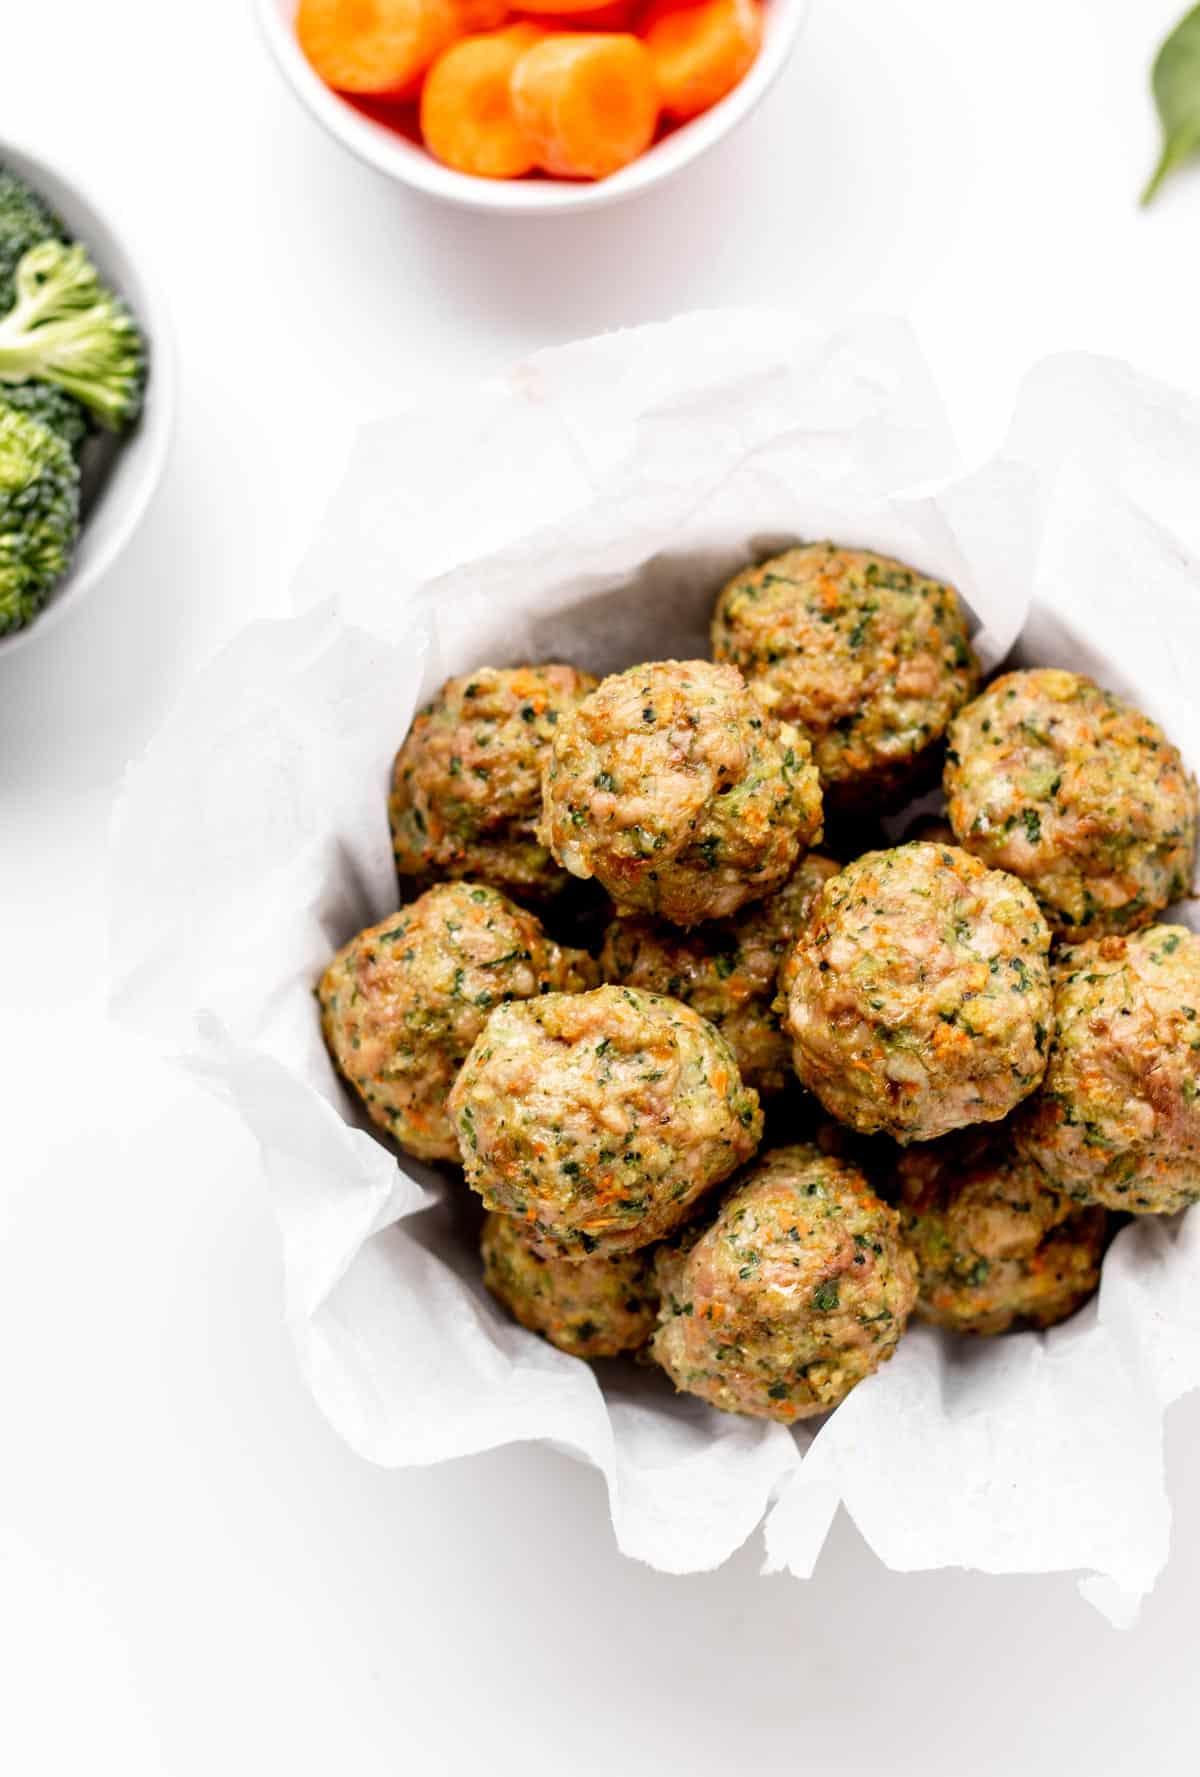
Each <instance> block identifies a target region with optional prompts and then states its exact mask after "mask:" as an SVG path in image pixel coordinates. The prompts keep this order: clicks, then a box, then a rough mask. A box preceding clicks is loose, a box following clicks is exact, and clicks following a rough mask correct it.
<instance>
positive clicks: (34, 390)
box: [0, 140, 172, 654]
mask: <svg viewBox="0 0 1200 1777" xmlns="http://www.w3.org/2000/svg"><path fill="white" fill-rule="evenodd" d="M171 411H172V365H171V357H170V348H169V342H168V334H167V327H166V322H165V319H164V316H163V312H162V308H161V305H160V303H159V301H158V299H157V297H156V296H155V294H154V292H153V290H152V289H151V287H150V286H149V284H148V283H147V280H146V277H145V273H144V271H143V270H142V269H141V268H140V265H139V262H138V261H137V260H136V259H135V257H134V255H133V254H132V253H131V251H130V249H129V247H128V246H127V245H126V242H125V237H124V235H123V234H118V232H117V231H116V229H115V228H114V226H113V224H112V222H111V220H110V219H109V217H108V214H107V212H106V211H105V210H102V209H101V208H100V207H99V206H98V205H97V204H96V203H95V202H94V200H92V199H91V198H90V197H88V196H87V195H86V193H85V192H84V191H83V190H82V189H81V187H80V186H79V184H78V183H77V182H76V181H75V180H74V179H73V178H68V176H67V175H66V174H64V173H63V172H61V171H59V170H58V169H57V168H55V167H53V166H52V165H50V164H49V163H48V162H46V161H45V160H44V159H42V158H41V157H40V156H38V157H35V156H33V155H32V154H30V153H29V152H28V151H27V150H24V149H20V148H17V147H16V146H15V145H13V144H10V143H8V142H5V141H3V140H0V654H5V653H8V652H11V651H12V650H14V649H16V648H18V647H20V646H22V645H23V644H24V643H26V642H28V641H29V640H30V639H31V638H32V637H33V636H35V635H42V634H44V633H45V632H46V630H47V629H48V628H49V627H51V625H52V624H53V623H54V622H56V621H57V620H58V619H59V618H60V617H61V616H62V614H63V613H64V611H66V610H67V609H69V608H71V607H72V606H74V605H76V604H78V602H79V601H80V599H81V598H82V597H83V595H84V594H85V593H86V592H87V591H89V590H90V589H91V588H92V587H93V586H94V585H95V584H96V583H97V582H98V581H99V580H100V578H101V577H102V575H103V574H104V573H105V572H106V571H107V570H108V569H109V568H110V567H111V566H112V564H113V562H114V560H115V559H116V557H117V555H118V554H119V553H120V551H121V550H122V549H123V548H124V546H125V544H126V543H127V542H128V540H129V538H130V536H131V535H132V534H133V531H134V530H135V528H136V526H137V524H138V522H139V520H140V519H141V517H142V515H143V513H144V512H145V510H146V507H147V506H148V504H149V502H150V498H151V496H152V494H153V492H154V489H155V486H156V484H157V482H158V480H159V477H160V475H161V473H162V470H163V466H164V464H165V461H166V455H167V446H168V441H169V436H170V428H171Z"/></svg>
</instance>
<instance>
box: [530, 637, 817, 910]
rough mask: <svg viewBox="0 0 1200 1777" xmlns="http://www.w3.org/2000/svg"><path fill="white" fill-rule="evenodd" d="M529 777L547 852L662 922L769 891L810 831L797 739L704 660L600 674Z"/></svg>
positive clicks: (805, 758)
mask: <svg viewBox="0 0 1200 1777" xmlns="http://www.w3.org/2000/svg"><path fill="white" fill-rule="evenodd" d="M542 789H543V803H544V812H543V818H542V824H541V827H540V828H539V833H540V835H541V837H542V839H543V840H544V841H545V842H546V843H547V844H548V845H549V846H550V848H551V850H552V851H553V853H554V856H555V857H556V858H557V859H558V861H559V863H561V864H563V865H565V866H566V868H567V869H568V870H569V871H570V872H571V874H572V875H573V876H582V877H590V876H594V877H596V878H597V880H598V881H599V882H600V883H601V884H602V885H603V887H604V888H606V889H607V890H608V892H609V894H610V895H611V896H612V898H613V900H614V901H615V902H616V903H617V905H618V907H620V908H624V909H627V910H629V911H633V912H643V913H655V914H659V915H660V916H661V917H662V918H664V919H668V920H671V921H673V922H674V923H675V924H676V925H682V926H691V925H697V924H698V923H699V922H700V921H701V920H705V919H723V918H727V917H728V915H730V914H731V913H735V912H736V911H737V909H738V908H739V907H741V906H742V905H743V904H744V903H745V902H747V901H753V900H757V899H759V898H760V897H761V896H763V895H766V894H769V893H770V891H771V890H772V889H774V888H777V887H778V886H779V884H780V883H781V882H783V881H784V880H785V879H786V878H787V877H788V876H789V875H790V873H791V871H792V870H793V868H794V867H795V864H796V860H797V858H798V857H799V855H800V854H801V852H802V851H803V850H805V849H806V848H807V846H808V845H810V844H811V843H814V842H815V841H816V840H818V839H819V838H820V837H821V795H820V790H819V788H818V784H817V774H816V771H815V769H814V767H813V764H812V760H811V758H810V754H809V747H808V743H807V741H805V740H804V739H803V738H802V737H801V736H800V735H799V734H798V733H796V731H795V730H794V729H792V728H788V727H787V726H781V725H780V724H779V723H777V722H776V721H775V720H774V719H773V718H772V717H769V716H767V715H765V714H764V712H763V711H762V709H761V708H760V707H759V705H758V704H757V703H756V702H755V701H754V699H753V698H752V697H751V696H750V694H749V692H748V691H747V689H746V686H745V684H744V683H743V681H742V678H741V675H740V674H739V673H737V672H735V671H734V670H733V668H732V667H723V666H713V665H712V664H711V662H709V661H706V660H690V661H680V660H660V661H654V662H652V663H651V664H649V665H647V666H635V667H631V668H630V669H629V671H628V672H623V673H617V674H615V675H614V676H613V677H612V678H610V679H605V680H604V681H603V683H602V684H601V685H600V687H599V688H598V690H596V691H594V692H593V693H592V695H591V696H590V697H588V698H585V699H584V701H583V702H582V703H581V704H580V705H579V706H578V708H577V709H575V710H573V711H571V713H570V714H569V715H565V716H564V717H563V719H562V721H561V722H560V723H559V725H558V730H557V732H556V734H555V736H554V739H553V741H552V742H551V745H550V749H549V756H548V758H547V761H546V766H545V771H544V776H543V780H542Z"/></svg>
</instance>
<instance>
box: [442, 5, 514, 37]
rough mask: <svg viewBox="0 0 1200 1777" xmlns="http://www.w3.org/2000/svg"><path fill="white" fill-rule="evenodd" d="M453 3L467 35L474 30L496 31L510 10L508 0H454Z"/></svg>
mask: <svg viewBox="0 0 1200 1777" xmlns="http://www.w3.org/2000/svg"><path fill="white" fill-rule="evenodd" d="M454 5H455V8H456V10H457V12H458V16H459V19H460V21H461V23H462V28H463V30H464V32H465V33H466V34H467V35H468V36H473V35H474V34H475V32H476V31H498V30H499V28H500V26H501V25H502V24H503V23H504V21H505V20H506V19H507V17H508V15H509V13H510V12H511V10H512V8H511V7H510V6H509V4H508V0H454Z"/></svg>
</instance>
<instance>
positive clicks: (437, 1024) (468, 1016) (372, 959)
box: [317, 882, 596, 1160]
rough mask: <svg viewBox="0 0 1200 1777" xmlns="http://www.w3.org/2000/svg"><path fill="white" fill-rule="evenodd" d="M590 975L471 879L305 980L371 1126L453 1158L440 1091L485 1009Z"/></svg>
mask: <svg viewBox="0 0 1200 1777" xmlns="http://www.w3.org/2000/svg"><path fill="white" fill-rule="evenodd" d="M595 978H596V968H595V964H594V963H593V962H592V959H591V957H589V956H587V955H586V954H585V953H584V952H583V951H580V950H565V949H562V948H560V947H559V945H557V944H554V943H551V941H550V939H549V938H547V937H546V934H545V933H544V932H543V930H542V928H541V925H540V924H539V922H538V921H537V920H536V919H535V918H534V916H533V914H532V913H527V912H526V911H525V909H524V908H522V907H516V906H514V905H513V903H512V902H511V901H510V900H508V899H507V897H506V896H504V895H502V894H500V893H499V891H498V890H496V889H493V888H487V887H485V886H483V885H482V884H480V883H467V882H453V883H450V882H448V883H442V884H441V885H440V886H438V887H436V888H431V889H429V890H428V892H427V893H426V894H424V895H422V896H421V897H420V899H419V900H417V901H414V902H413V903H412V904H411V906H408V907H405V908H404V909H402V911H401V912H399V913H396V914H393V915H392V917H391V918H390V919H385V920H384V921H383V923H382V924H381V925H377V926H372V927H370V929H369V930H367V931H365V932H360V933H359V934H358V937H357V938H354V939H352V940H351V941H350V943H349V944H347V945H346V947H345V948H344V949H343V950H339V952H338V954H337V955H336V956H335V957H334V959H333V961H332V962H331V963H330V965H329V967H328V968H327V969H326V971H325V973H324V975H322V977H321V981H320V984H319V986H318V988H317V996H318V998H319V1000H320V1005H321V1024H322V1028H323V1030H324V1034H325V1041H326V1043H327V1044H328V1046H329V1052H330V1054H331V1055H332V1057H333V1060H334V1063H335V1065H336V1066H337V1068H338V1069H339V1071H340V1072H341V1074H342V1075H343V1076H344V1078H345V1079H346V1080H347V1081H348V1082H349V1084H350V1085H351V1086H353V1088H354V1090H355V1091H356V1092H357V1093H358V1095H359V1097H360V1098H361V1099H362V1100H363V1102H364V1104H365V1105H366V1107H367V1113H368V1115H369V1116H370V1118H371V1120H372V1122H374V1123H378V1124H379V1125H380V1127H381V1128H383V1129H386V1130H387V1131H388V1134H389V1135H391V1136H393V1137H394V1138H395V1140H396V1141H397V1142H398V1143H399V1144H400V1146H401V1147H402V1148H404V1149H405V1150H406V1151H407V1152H408V1153H410V1154H415V1155H417V1156H418V1158H420V1159H422V1160H457V1159H458V1142H457V1140H456V1139H455V1134H454V1126H453V1124H452V1123H451V1121H450V1117H449V1114H448V1112H447V1110H446V1095H447V1093H448V1092H449V1090H450V1087H451V1085H452V1084H453V1081H454V1076H455V1075H456V1074H457V1072H458V1070H459V1067H460V1066H461V1064H462V1060H463V1057H464V1056H465V1055H466V1053H467V1051H468V1049H469V1048H470V1047H471V1044H472V1043H473V1042H474V1041H475V1038H476V1037H477V1036H478V1035H479V1032H480V1031H481V1030H482V1029H483V1027H484V1024H485V1023H486V1022H487V1016H488V1013H489V1011H490V1010H491V1009H492V1007H493V1006H498V1005H500V1004H502V1003H503V1002H505V1001H507V1000H513V999H521V1000H525V999H531V998H533V996H534V995H536V994H543V993H550V992H552V991H553V992H564V993H577V992H579V991H581V990H582V989H583V988H586V987H590V986H591V985H592V983H593V981H594V980H595Z"/></svg>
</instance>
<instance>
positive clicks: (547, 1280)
mask: <svg viewBox="0 0 1200 1777" xmlns="http://www.w3.org/2000/svg"><path fill="white" fill-rule="evenodd" d="M480 1250H481V1252H482V1254H483V1281H484V1283H485V1284H486V1285H487V1287H488V1289H489V1290H491V1292H492V1294H493V1295H494V1296H495V1297H496V1299H497V1301H500V1302H503V1304H504V1306H505V1307H506V1308H507V1309H508V1311H509V1313H510V1314H512V1315H513V1317H514V1319H516V1320H518V1321H520V1323H521V1325H522V1326H523V1327H528V1328H529V1330H530V1332H531V1333H540V1334H541V1336H542V1338H543V1339H548V1340H549V1341H550V1343H551V1345H557V1347H558V1349H559V1350H560V1351H565V1352H568V1353H569V1354H570V1355H571V1356H572V1357H616V1356H617V1354H618V1353H619V1352H622V1351H639V1350H640V1349H641V1347H642V1346H643V1345H645V1343H646V1341H647V1339H649V1337H650V1334H651V1333H652V1332H653V1330H654V1324H655V1320H656V1318H657V1313H658V1289H657V1286H656V1284H655V1282H654V1254H653V1250H652V1249H647V1250H645V1251H642V1252H632V1253H609V1254H606V1255H598V1256H596V1257H594V1258H590V1259H577V1258H571V1259H550V1258H546V1256H545V1255H544V1254H543V1253H540V1252H539V1251H538V1250H537V1247H536V1245H535V1244H534V1242H533V1240H532V1239H531V1238H530V1236H529V1233H528V1232H527V1230H526V1226H525V1223H524V1222H519V1221H518V1220H517V1219H516V1218H515V1217H514V1216H502V1215H495V1214H492V1215H489V1216H487V1217H486V1218H485V1220H484V1224H483V1235H482V1238H481V1241H480Z"/></svg>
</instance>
